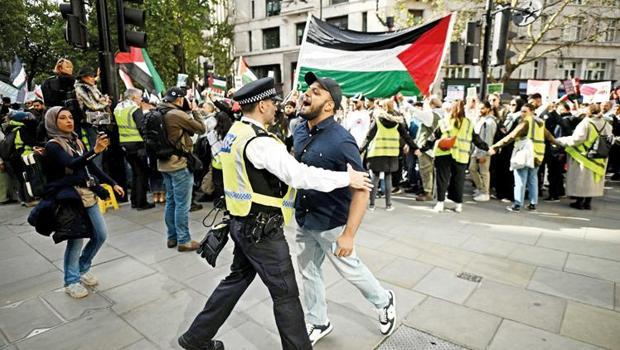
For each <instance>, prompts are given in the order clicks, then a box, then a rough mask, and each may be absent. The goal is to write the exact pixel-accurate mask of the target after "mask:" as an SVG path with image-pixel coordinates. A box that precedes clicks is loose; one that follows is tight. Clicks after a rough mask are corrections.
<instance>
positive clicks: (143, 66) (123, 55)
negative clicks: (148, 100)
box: [114, 47, 166, 95]
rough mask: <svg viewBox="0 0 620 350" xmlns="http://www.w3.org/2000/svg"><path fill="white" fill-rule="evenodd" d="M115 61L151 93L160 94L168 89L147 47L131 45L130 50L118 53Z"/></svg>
mask: <svg viewBox="0 0 620 350" xmlns="http://www.w3.org/2000/svg"><path fill="white" fill-rule="evenodd" d="M114 62H116V64H118V68H119V69H120V70H122V71H123V72H124V73H127V74H128V75H129V76H130V77H131V78H133V80H134V81H136V82H137V83H138V84H140V85H141V86H142V87H143V88H144V89H145V90H147V91H148V92H150V93H151V94H155V95H159V94H160V93H163V92H164V90H165V89H166V87H165V86H164V82H163V81H162V80H161V77H160V76H159V73H157V70H156V69H155V66H153V62H151V58H150V57H149V54H148V53H147V52H146V49H141V48H139V47H131V48H130V51H129V52H119V53H117V54H116V56H115V58H114Z"/></svg>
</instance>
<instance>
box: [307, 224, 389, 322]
mask: <svg viewBox="0 0 620 350" xmlns="http://www.w3.org/2000/svg"><path fill="white" fill-rule="evenodd" d="M342 230H343V227H342V226H341V227H336V228H334V229H331V230H328V231H315V230H307V229H304V228H302V227H298V228H297V236H296V238H295V241H296V242H297V247H298V255H297V263H298V266H299V272H300V273H301V278H302V284H303V287H304V304H305V305H306V322H307V323H311V324H315V325H324V324H327V320H328V318H327V302H326V300H325V283H324V281H323V271H322V270H321V265H322V264H323V260H325V257H326V256H327V257H328V258H329V260H330V261H331V262H332V264H333V265H334V267H335V268H336V270H338V272H339V273H340V275H342V277H344V278H345V279H346V280H347V281H349V282H351V283H352V284H353V285H354V286H355V287H357V289H358V290H359V291H360V292H361V293H362V295H364V297H365V298H366V299H367V300H368V301H369V302H370V303H371V304H373V305H374V306H375V307H376V308H377V309H380V308H383V307H386V306H387V305H388V303H389V295H388V292H387V290H386V289H385V288H383V287H381V285H380V284H379V281H377V279H376V278H375V276H374V275H373V274H372V272H370V270H368V268H367V267H366V265H364V263H363V262H362V261H361V260H360V259H359V258H358V257H357V254H356V253H355V250H354V251H353V253H352V254H351V255H350V256H348V257H344V258H339V257H337V256H335V255H334V253H335V252H336V248H338V243H337V242H336V240H337V239H338V237H339V236H340V234H341V233H342Z"/></svg>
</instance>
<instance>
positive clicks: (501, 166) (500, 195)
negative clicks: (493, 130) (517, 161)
mask: <svg viewBox="0 0 620 350" xmlns="http://www.w3.org/2000/svg"><path fill="white" fill-rule="evenodd" d="M512 150H513V146H512V144H511V145H508V146H506V147H504V148H502V149H501V150H500V152H499V153H498V154H497V155H495V156H494V157H493V158H496V159H495V160H496V163H495V164H496V170H495V174H494V175H493V176H492V177H491V179H492V181H494V182H495V195H496V196H497V199H504V198H506V199H510V200H511V201H512V200H513V196H514V185H515V179H514V175H513V173H512V170H510V157H511V156H512ZM493 178H494V179H495V180H493Z"/></svg>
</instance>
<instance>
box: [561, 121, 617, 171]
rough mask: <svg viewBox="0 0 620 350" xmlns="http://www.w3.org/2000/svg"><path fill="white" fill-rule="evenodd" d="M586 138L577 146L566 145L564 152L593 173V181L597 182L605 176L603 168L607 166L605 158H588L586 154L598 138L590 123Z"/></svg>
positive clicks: (594, 128) (596, 131)
mask: <svg viewBox="0 0 620 350" xmlns="http://www.w3.org/2000/svg"><path fill="white" fill-rule="evenodd" d="M588 128H590V129H589V130H588V138H587V139H586V141H585V142H584V143H582V144H581V145H579V146H570V147H566V149H565V150H566V153H568V154H569V155H570V156H571V157H572V158H573V159H574V160H575V161H577V162H578V163H579V164H581V165H582V166H584V167H586V168H587V169H588V170H590V171H591V172H593V173H594V181H595V182H599V181H601V179H602V178H603V177H604V176H605V169H606V168H607V158H588V157H587V154H588V151H589V150H590V148H592V145H594V143H595V142H596V139H597V138H598V136H599V134H598V130H596V127H595V126H594V125H593V124H592V123H590V124H589V125H588Z"/></svg>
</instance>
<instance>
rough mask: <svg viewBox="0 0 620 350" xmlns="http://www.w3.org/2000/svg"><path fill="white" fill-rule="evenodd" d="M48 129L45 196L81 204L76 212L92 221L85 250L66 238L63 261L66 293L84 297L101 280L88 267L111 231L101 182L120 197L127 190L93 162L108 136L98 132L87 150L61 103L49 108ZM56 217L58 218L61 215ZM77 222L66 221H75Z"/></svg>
mask: <svg viewBox="0 0 620 350" xmlns="http://www.w3.org/2000/svg"><path fill="white" fill-rule="evenodd" d="M45 129H46V131H47V135H48V137H49V139H50V141H48V142H47V144H46V145H45V153H44V157H43V165H44V166H43V169H44V172H45V176H46V178H47V186H46V191H45V193H46V195H45V196H44V197H46V198H49V197H52V196H53V197H56V198H59V197H61V198H63V200H64V202H63V203H67V200H71V201H74V202H78V203H80V204H78V206H77V207H76V210H75V211H74V213H76V214H74V215H81V214H83V213H84V211H85V214H84V215H83V216H84V218H85V219H86V218H87V220H90V224H91V225H90V226H92V233H91V234H90V235H89V237H90V239H89V241H88V243H87V244H86V246H85V247H84V249H82V245H83V239H67V248H66V250H65V256H64V262H63V267H64V273H65V277H64V282H65V292H66V293H67V294H69V295H70V296H71V297H72V298H83V297H85V296H87V295H88V290H87V289H86V288H85V287H84V286H95V285H97V283H98V281H97V278H96V277H95V276H93V274H92V273H90V272H89V270H90V267H91V263H92V261H93V258H94V257H95V255H96V254H97V252H98V251H99V249H100V248H101V246H102V245H103V242H104V241H105V240H106V237H107V234H108V233H107V227H106V224H105V220H104V219H103V216H102V215H101V212H100V211H99V206H98V205H97V197H103V198H106V197H107V196H109V194H108V192H107V191H106V190H105V189H104V188H103V187H101V186H100V185H99V184H98V182H99V181H102V182H105V183H108V184H110V185H112V186H113V188H114V191H115V192H116V193H117V194H119V195H120V196H124V195H125V192H124V190H123V188H122V187H120V186H119V185H117V184H116V182H114V180H112V179H111V178H110V177H109V176H108V175H107V174H105V173H104V172H103V171H101V169H99V168H98V167H97V166H96V165H95V164H94V162H93V159H95V158H97V156H98V155H100V154H101V153H102V152H103V151H104V150H105V149H106V148H107V147H108V146H109V144H110V140H109V139H108V136H107V135H105V134H101V135H99V136H98V137H97V140H96V142H95V143H94V147H93V148H92V150H90V151H89V150H87V149H86V147H85V146H84V144H83V143H82V141H81V140H80V139H79V137H78V136H77V134H76V133H75V132H74V130H75V124H74V120H73V116H72V115H71V112H70V111H69V110H68V109H66V108H65V107H59V106H56V107H52V108H50V109H49V110H48V111H47V113H46V114H45ZM65 205H67V204H65ZM57 216H60V214H58V215H57ZM56 219H57V220H58V217H57V218H56ZM74 221H75V220H69V221H63V222H65V223H71V224H73V223H74ZM67 229H68V228H67V227H55V231H56V234H55V236H56V235H57V234H58V232H59V231H68V232H70V231H71V230H67ZM55 236H54V238H55V239H57V237H55ZM80 282H81V283H80Z"/></svg>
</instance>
